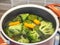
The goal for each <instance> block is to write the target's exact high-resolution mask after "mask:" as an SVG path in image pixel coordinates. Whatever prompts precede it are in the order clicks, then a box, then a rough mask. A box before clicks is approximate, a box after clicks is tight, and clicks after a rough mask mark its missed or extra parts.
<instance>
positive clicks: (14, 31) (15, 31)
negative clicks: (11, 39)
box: [8, 24, 22, 35]
mask: <svg viewBox="0 0 60 45" xmlns="http://www.w3.org/2000/svg"><path fill="white" fill-rule="evenodd" d="M21 30H22V24H19V25H15V26H10V27H9V30H8V32H9V34H12V35H18V34H20V33H21Z"/></svg>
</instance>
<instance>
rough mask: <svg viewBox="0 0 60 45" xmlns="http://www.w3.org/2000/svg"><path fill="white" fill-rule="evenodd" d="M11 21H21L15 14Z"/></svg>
mask: <svg viewBox="0 0 60 45" xmlns="http://www.w3.org/2000/svg"><path fill="white" fill-rule="evenodd" d="M12 21H20V22H21V17H20V16H17V17H16V18H14V19H13V20H12Z"/></svg>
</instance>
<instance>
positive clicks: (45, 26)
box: [39, 21, 54, 35]
mask: <svg viewBox="0 0 60 45" xmlns="http://www.w3.org/2000/svg"><path fill="white" fill-rule="evenodd" d="M39 29H40V30H41V31H42V32H43V33H44V34H45V35H51V34H53V32H54V29H53V26H52V23H51V22H46V21H42V22H41V25H40V27H39Z"/></svg>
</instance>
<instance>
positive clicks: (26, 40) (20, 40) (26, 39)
mask: <svg viewBox="0 0 60 45" xmlns="http://www.w3.org/2000/svg"><path fill="white" fill-rule="evenodd" d="M18 42H20V43H29V40H28V38H24V37H23V36H21V38H20V39H19V40H18Z"/></svg>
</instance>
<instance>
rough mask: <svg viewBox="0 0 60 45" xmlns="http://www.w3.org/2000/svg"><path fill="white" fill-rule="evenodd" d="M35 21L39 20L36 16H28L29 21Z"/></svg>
mask: <svg viewBox="0 0 60 45" xmlns="http://www.w3.org/2000/svg"><path fill="white" fill-rule="evenodd" d="M34 19H37V16H36V15H32V14H31V15H29V16H28V20H32V21H33V20H34Z"/></svg>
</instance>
